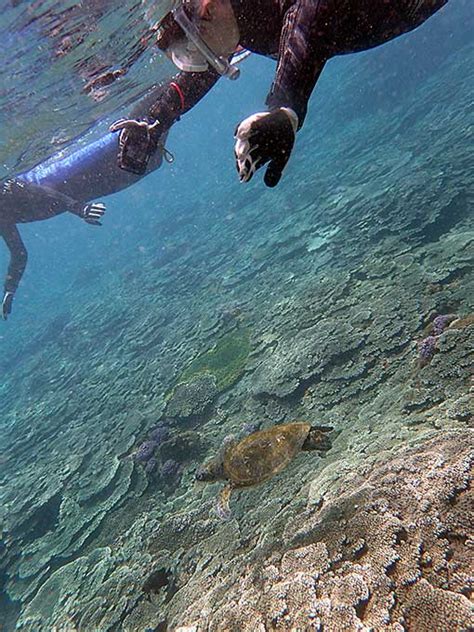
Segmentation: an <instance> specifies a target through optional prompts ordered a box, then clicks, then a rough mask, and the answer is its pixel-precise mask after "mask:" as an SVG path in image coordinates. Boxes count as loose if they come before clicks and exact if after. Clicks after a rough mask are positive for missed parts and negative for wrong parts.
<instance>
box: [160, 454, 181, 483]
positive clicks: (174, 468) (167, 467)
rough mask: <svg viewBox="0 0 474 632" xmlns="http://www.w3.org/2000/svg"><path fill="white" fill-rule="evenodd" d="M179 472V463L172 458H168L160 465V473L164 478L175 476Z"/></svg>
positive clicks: (168, 478)
mask: <svg viewBox="0 0 474 632" xmlns="http://www.w3.org/2000/svg"><path fill="white" fill-rule="evenodd" d="M178 472H179V463H178V462H177V461H175V460H174V459H168V460H167V461H165V462H164V463H163V465H162V466H161V470H160V474H161V476H162V478H164V479H165V480H170V479H173V478H175V476H176V475H177V474H178Z"/></svg>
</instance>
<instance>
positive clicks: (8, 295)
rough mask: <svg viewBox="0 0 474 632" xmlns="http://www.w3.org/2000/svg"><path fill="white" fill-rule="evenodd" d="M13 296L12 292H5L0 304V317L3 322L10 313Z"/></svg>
mask: <svg viewBox="0 0 474 632" xmlns="http://www.w3.org/2000/svg"><path fill="white" fill-rule="evenodd" d="M14 296H15V294H14V293H13V292H5V294H4V295H3V302H2V316H3V320H7V318H8V316H9V315H10V314H11V313H12V303H13V297H14Z"/></svg>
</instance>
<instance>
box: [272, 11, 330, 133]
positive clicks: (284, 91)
mask: <svg viewBox="0 0 474 632" xmlns="http://www.w3.org/2000/svg"><path fill="white" fill-rule="evenodd" d="M330 5H331V2H327V0H312V1H309V0H300V1H299V2H297V3H296V4H294V5H293V6H292V7H291V8H290V9H288V11H287V12H286V15H285V21H284V25H283V29H282V32H281V36H280V52H279V57H278V66H277V69H276V73H275V78H274V81H273V84H272V87H271V90H270V93H269V95H268V96H267V105H268V106H269V107H270V108H271V109H274V108H280V107H288V108H291V109H292V110H293V111H294V112H296V114H297V116H298V128H301V126H302V125H303V121H304V118H305V116H306V111H307V107H308V100H309V97H310V96H311V92H312V91H313V88H314V86H315V85H316V82H317V80H318V79H319V76H320V74H321V72H322V70H323V68H324V64H325V63H326V61H327V59H328V57H329V55H328V53H327V50H328V48H329V46H328V45H327V43H326V36H325V33H326V31H327V30H328V25H329V24H330V23H331V21H333V20H334V10H333V8H332V7H330Z"/></svg>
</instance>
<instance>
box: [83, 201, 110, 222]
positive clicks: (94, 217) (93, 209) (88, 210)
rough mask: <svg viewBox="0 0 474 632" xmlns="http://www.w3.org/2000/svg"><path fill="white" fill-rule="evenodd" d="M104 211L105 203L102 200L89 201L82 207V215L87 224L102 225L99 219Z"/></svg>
mask: <svg viewBox="0 0 474 632" xmlns="http://www.w3.org/2000/svg"><path fill="white" fill-rule="evenodd" d="M104 213H105V204H102V202H91V203H90V204H86V205H85V206H84V208H83V209H82V214H81V215H82V217H83V219H84V221H85V222H87V223H88V224H94V226H102V222H101V221H100V220H101V219H102V218H103V216H104Z"/></svg>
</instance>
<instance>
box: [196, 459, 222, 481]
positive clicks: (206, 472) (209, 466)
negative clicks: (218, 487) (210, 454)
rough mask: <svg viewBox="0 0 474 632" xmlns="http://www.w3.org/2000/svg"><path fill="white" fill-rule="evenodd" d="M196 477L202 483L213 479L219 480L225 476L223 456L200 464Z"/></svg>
mask: <svg viewBox="0 0 474 632" xmlns="http://www.w3.org/2000/svg"><path fill="white" fill-rule="evenodd" d="M194 477H195V479H196V480H197V481H200V482H201V483H211V482H213V481H219V480H222V479H223V478H225V476H224V462H223V460H222V458H217V457H216V458H214V459H210V460H209V461H207V462H206V463H203V464H202V465H200V466H199V467H198V468H197V470H196V473H195V475H194Z"/></svg>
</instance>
